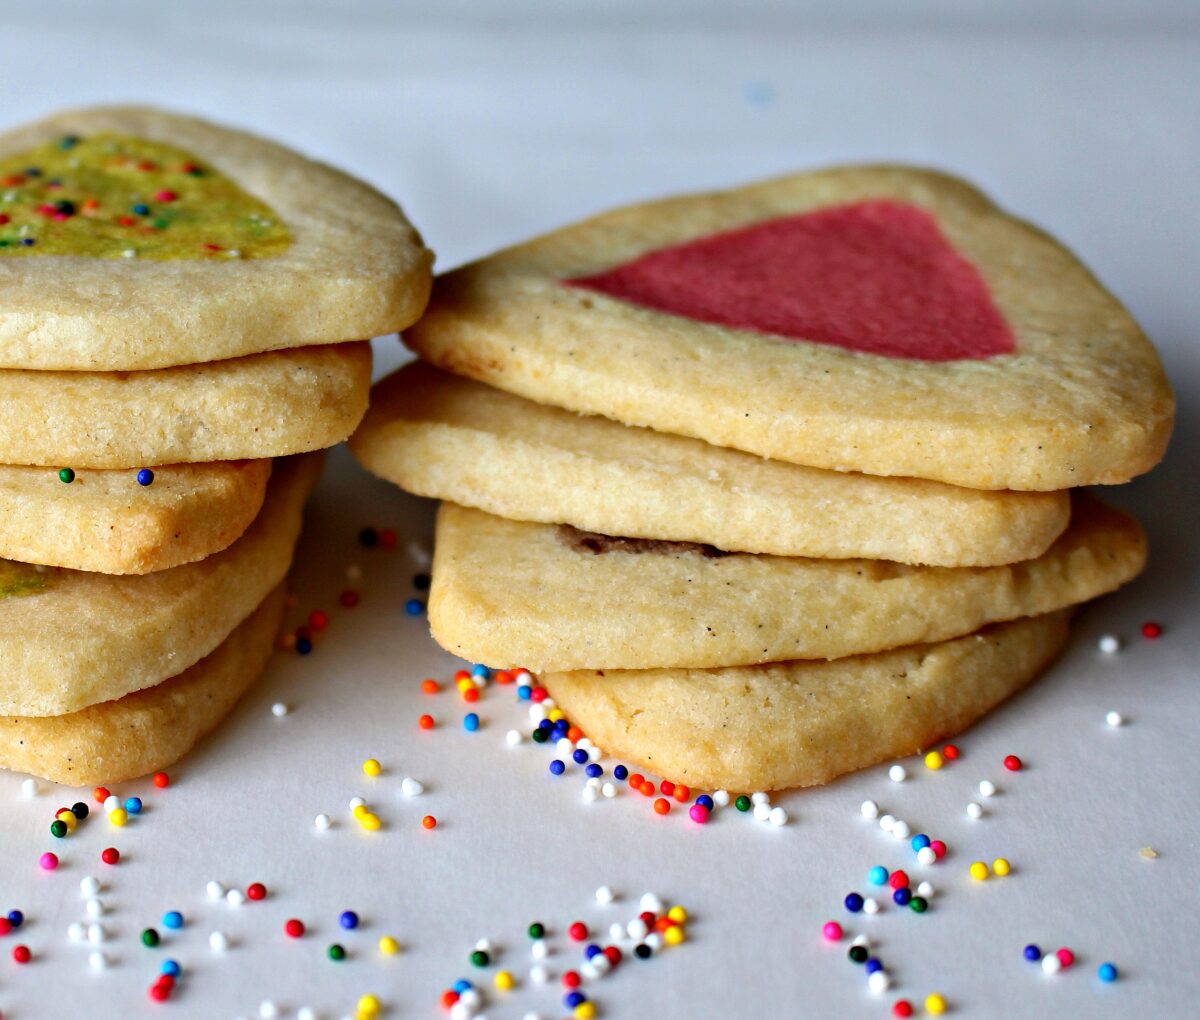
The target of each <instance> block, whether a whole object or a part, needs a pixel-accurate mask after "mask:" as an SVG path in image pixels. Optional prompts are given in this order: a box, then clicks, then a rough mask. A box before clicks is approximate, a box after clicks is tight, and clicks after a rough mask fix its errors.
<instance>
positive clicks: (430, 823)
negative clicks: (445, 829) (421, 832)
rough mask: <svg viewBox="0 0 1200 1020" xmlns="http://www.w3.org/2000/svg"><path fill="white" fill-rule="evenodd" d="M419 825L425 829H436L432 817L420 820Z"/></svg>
mask: <svg viewBox="0 0 1200 1020" xmlns="http://www.w3.org/2000/svg"><path fill="white" fill-rule="evenodd" d="M421 824H422V825H424V826H425V828H427V829H436V828H437V819H436V818H434V817H433V815H426V816H425V817H424V818H422V819H421Z"/></svg>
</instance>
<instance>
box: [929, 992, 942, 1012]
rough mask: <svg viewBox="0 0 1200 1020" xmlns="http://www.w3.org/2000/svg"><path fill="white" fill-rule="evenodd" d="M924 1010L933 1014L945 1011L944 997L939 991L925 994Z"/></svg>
mask: <svg viewBox="0 0 1200 1020" xmlns="http://www.w3.org/2000/svg"><path fill="white" fill-rule="evenodd" d="M925 1012H926V1013H930V1014H932V1015H933V1016H941V1015H942V1014H943V1013H945V1012H946V997H945V996H944V995H942V994H941V992H934V993H933V994H932V995H927V996H925Z"/></svg>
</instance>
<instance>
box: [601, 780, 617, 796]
mask: <svg viewBox="0 0 1200 1020" xmlns="http://www.w3.org/2000/svg"><path fill="white" fill-rule="evenodd" d="M600 792H601V793H602V794H604V796H605V797H607V798H609V799H612V798H613V797H615V796H616V795H617V788H616V787H615V786H614V785H613V784H612V783H605V784H604V785H603V786H601V787H600Z"/></svg>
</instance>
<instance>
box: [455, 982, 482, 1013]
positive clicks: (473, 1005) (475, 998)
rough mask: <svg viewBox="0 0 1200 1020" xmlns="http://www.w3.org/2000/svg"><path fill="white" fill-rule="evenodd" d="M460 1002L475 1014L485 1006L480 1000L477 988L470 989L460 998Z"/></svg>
mask: <svg viewBox="0 0 1200 1020" xmlns="http://www.w3.org/2000/svg"><path fill="white" fill-rule="evenodd" d="M458 1001H459V1002H462V1003H465V1004H466V1007H467V1009H469V1010H471V1012H474V1011H475V1010H477V1009H478V1008H479V1007H480V1006H482V1005H483V999H481V998H480V996H479V991H478V989H475V988H468V989H467V990H466V991H465V992H463V993H462V995H460V996H459V997H458Z"/></svg>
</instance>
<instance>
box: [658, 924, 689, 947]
mask: <svg viewBox="0 0 1200 1020" xmlns="http://www.w3.org/2000/svg"><path fill="white" fill-rule="evenodd" d="M686 938H687V933H686V932H684V930H683V929H682V928H681V927H680V926H679V925H677V924H673V925H671V927H670V928H668V929H667V930H666V931H664V932H663V941H664V942H665V943H666V944H667V945H668V946H677V945H679V943H680V942H682V941H683V940H684V939H686Z"/></svg>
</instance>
